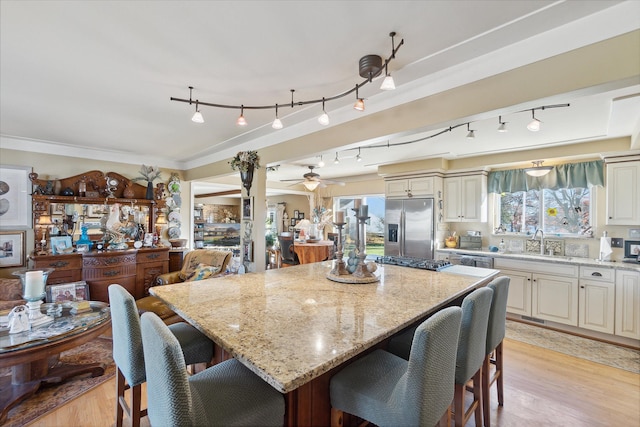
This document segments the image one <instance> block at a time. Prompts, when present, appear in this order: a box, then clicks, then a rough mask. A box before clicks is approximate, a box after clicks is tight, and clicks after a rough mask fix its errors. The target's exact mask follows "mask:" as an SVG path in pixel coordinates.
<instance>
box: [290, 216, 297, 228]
mask: <svg viewBox="0 0 640 427" xmlns="http://www.w3.org/2000/svg"><path fill="white" fill-rule="evenodd" d="M296 221H297V219H295V218H291V226H292V227H294V226H295V225H296Z"/></svg>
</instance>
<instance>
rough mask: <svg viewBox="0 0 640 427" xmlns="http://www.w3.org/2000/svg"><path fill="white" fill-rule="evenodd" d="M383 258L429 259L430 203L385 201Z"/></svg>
mask: <svg viewBox="0 0 640 427" xmlns="http://www.w3.org/2000/svg"><path fill="white" fill-rule="evenodd" d="M384 222H385V225H384V229H385V237H384V254H385V255H386V256H408V257H416V258H426V259H433V234H434V233H433V226H434V225H433V224H434V216H433V199H403V200H389V199H387V200H386V201H385V216H384Z"/></svg>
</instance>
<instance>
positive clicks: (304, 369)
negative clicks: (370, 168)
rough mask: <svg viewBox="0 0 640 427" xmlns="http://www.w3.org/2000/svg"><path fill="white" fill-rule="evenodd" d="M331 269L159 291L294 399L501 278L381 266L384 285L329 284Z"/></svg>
mask: <svg viewBox="0 0 640 427" xmlns="http://www.w3.org/2000/svg"><path fill="white" fill-rule="evenodd" d="M331 265H332V264H331V262H330V261H328V262H321V263H313V264H303V265H298V266H295V267H288V268H282V269H274V270H267V271H266V272H264V273H251V274H243V275H230V276H225V277H219V278H215V279H207V280H202V281H198V282H186V283H180V284H175V285H165V286H155V287H152V288H151V289H150V292H151V293H152V294H153V295H156V296H157V297H159V298H161V299H162V300H164V301H165V302H167V303H168V305H169V306H170V307H171V308H172V309H173V310H175V311H176V312H177V313H178V314H179V315H180V316H182V317H183V318H184V319H186V320H188V321H189V323H191V324H193V325H194V326H196V327H197V328H198V329H199V330H201V331H202V332H203V333H205V334H206V335H208V336H209V337H210V338H211V339H212V340H213V341H215V342H216V343H217V344H218V345H220V346H221V347H222V348H224V349H225V350H226V351H228V352H229V353H231V354H232V355H233V356H234V357H235V358H236V359H238V360H239V361H240V362H242V363H243V364H244V365H245V366H247V367H248V368H249V369H251V370H252V371H253V372H255V373H256V374H258V375H259V376H260V377H262V378H263V379H264V380H265V381H267V382H268V383H269V384H271V385H272V386H273V387H274V388H276V389H277V390H278V391H280V392H282V393H287V392H289V391H292V390H294V389H296V388H298V387H300V386H301V385H303V384H305V383H307V382H309V381H311V380H312V379H314V378H316V377H318V376H320V375H322V374H324V373H326V372H328V371H329V370H331V369H332V368H334V367H336V366H338V365H340V364H341V363H343V362H345V361H347V360H349V359H351V358H353V357H354V356H356V355H357V354H359V353H361V352H362V351H364V350H366V349H367V348H370V347H372V346H374V345H375V344H377V343H379V342H381V341H383V340H384V339H386V338H388V337H389V336H391V335H393V334H394V333H396V332H398V331H400V330H402V329H403V328H405V327H407V326H409V325H411V324H413V323H415V322H416V321H417V320H419V319H421V318H422V317H424V316H425V315H428V314H430V313H432V312H434V311H437V310H438V309H440V308H441V307H442V306H443V305H444V304H446V303H447V302H450V301H452V300H454V299H456V298H457V297H459V296H461V295H464V294H465V293H467V292H469V291H470V290H472V289H474V288H476V287H479V286H482V285H484V284H486V283H487V282H489V281H490V280H491V279H492V278H493V277H495V276H496V275H497V274H498V271H497V270H488V272H487V273H488V274H487V275H486V276H484V277H477V276H475V277H474V276H469V275H457V274H452V273H446V272H433V271H426V270H417V269H413V268H407V267H398V266H392V265H384V266H379V267H378V270H377V271H376V273H375V274H376V275H378V276H379V277H380V281H379V282H375V283H370V284H344V283H338V282H334V281H331V280H329V279H327V278H326V275H327V273H328V272H329V271H330V270H331Z"/></svg>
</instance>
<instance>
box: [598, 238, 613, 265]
mask: <svg viewBox="0 0 640 427" xmlns="http://www.w3.org/2000/svg"><path fill="white" fill-rule="evenodd" d="M612 253H613V251H612V250H611V237H601V238H600V261H605V260H609V259H610V256H611V254H612Z"/></svg>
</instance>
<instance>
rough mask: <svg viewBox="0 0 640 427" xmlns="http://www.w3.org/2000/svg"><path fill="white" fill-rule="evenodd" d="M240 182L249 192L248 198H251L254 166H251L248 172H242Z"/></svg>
mask: <svg viewBox="0 0 640 427" xmlns="http://www.w3.org/2000/svg"><path fill="white" fill-rule="evenodd" d="M240 180H242V186H243V187H244V188H245V189H246V190H247V197H249V196H251V194H250V193H251V183H252V182H253V165H251V166H249V168H248V169H247V170H246V171H240Z"/></svg>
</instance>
